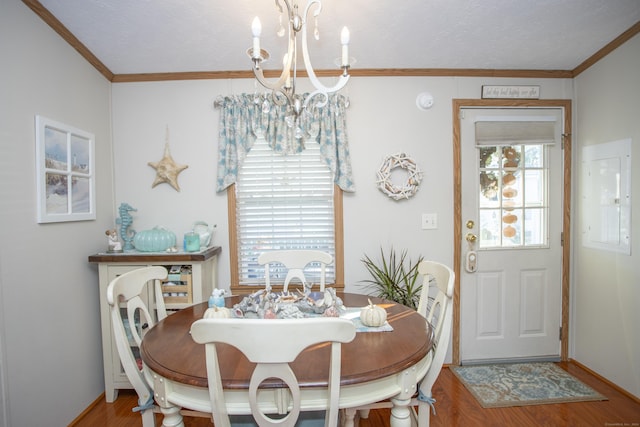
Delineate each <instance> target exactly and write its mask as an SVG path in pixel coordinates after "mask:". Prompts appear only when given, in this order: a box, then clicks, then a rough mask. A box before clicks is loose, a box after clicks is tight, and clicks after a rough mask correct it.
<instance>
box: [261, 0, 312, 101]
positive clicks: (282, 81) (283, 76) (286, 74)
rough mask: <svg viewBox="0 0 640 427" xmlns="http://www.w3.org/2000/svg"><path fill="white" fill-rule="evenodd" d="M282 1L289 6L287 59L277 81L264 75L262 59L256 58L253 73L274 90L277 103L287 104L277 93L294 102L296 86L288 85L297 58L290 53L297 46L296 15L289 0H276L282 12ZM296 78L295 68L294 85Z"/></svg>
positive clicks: (274, 98) (262, 83)
mask: <svg viewBox="0 0 640 427" xmlns="http://www.w3.org/2000/svg"><path fill="white" fill-rule="evenodd" d="M281 1H282V2H284V4H285V6H286V8H287V16H288V20H289V25H288V30H289V31H288V32H289V43H288V48H287V53H288V54H287V55H286V61H284V62H283V65H282V72H281V73H280V77H279V78H278V80H276V81H275V82H270V81H269V80H267V78H266V77H265V76H264V71H263V70H262V67H260V62H261V59H254V60H253V66H252V68H253V74H254V76H255V77H256V80H258V83H260V84H261V85H262V86H264V87H265V88H267V89H269V90H271V92H272V96H271V98H272V99H273V101H274V103H275V104H276V105H284V104H285V102H284V100H282V99H281V98H280V97H279V96H278V95H277V93H280V94H282V95H284V97H285V98H286V99H287V101H288V102H289V103H290V104H293V103H294V99H293V96H292V94H294V93H295V86H294V88H293V89H287V87H286V83H287V80H288V79H290V78H291V65H292V63H293V61H294V60H295V58H296V55H295V54H293V55H291V54H290V53H291V52H292V51H294V49H295V48H296V31H295V30H294V28H293V25H292V23H293V20H294V16H295V10H294V9H293V8H292V7H291V4H290V3H289V0H275V4H276V7H277V8H278V10H279V11H280V12H281V13H282V12H283V9H282V5H281V4H280V2H281ZM314 1H317V0H314ZM295 79H296V76H295V70H294V76H293V84H294V85H295Z"/></svg>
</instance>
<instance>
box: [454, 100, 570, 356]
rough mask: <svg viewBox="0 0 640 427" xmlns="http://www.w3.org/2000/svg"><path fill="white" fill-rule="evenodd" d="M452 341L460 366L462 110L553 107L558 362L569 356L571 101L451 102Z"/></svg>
mask: <svg viewBox="0 0 640 427" xmlns="http://www.w3.org/2000/svg"><path fill="white" fill-rule="evenodd" d="M452 106H453V239H454V241H453V260H454V261H453V271H454V272H455V275H456V277H455V284H454V291H453V331H452V332H453V337H452V346H453V347H452V364H453V365H459V364H460V273H461V271H462V270H461V268H462V177H461V164H462V163H461V162H462V160H461V146H462V141H461V137H462V134H461V131H460V111H461V109H462V108H518V107H522V108H525V107H538V108H545V107H556V108H562V109H563V110H564V112H563V116H564V117H563V122H564V130H563V133H562V143H563V169H564V170H563V189H562V209H563V210H562V240H563V242H562V267H561V268H562V273H561V274H562V301H561V304H560V305H561V310H562V313H561V321H560V322H561V323H560V324H561V328H562V330H561V332H560V360H562V361H567V360H568V356H569V273H570V270H569V262H570V253H571V252H570V249H571V114H572V113H571V100H569V99H540V100H508V99H453V100H452Z"/></svg>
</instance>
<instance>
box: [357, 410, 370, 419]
mask: <svg viewBox="0 0 640 427" xmlns="http://www.w3.org/2000/svg"><path fill="white" fill-rule="evenodd" d="M369 411H370V409H360V410H359V411H358V412H359V413H360V418H362V419H363V420H366V419H367V418H369Z"/></svg>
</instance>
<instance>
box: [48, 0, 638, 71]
mask: <svg viewBox="0 0 640 427" xmlns="http://www.w3.org/2000/svg"><path fill="white" fill-rule="evenodd" d="M40 3H41V4H42V5H43V6H44V7H45V8H46V9H48V10H49V11H50V12H51V13H52V14H53V15H54V16H55V17H56V18H57V19H58V20H60V21H61V22H62V24H63V25H65V26H66V27H67V29H69V30H70V31H71V32H72V33H73V34H74V35H75V36H76V37H77V38H78V39H79V40H80V41H81V42H82V43H83V44H84V45H85V46H86V47H87V48H88V49H89V50H90V51H91V52H92V53H93V54H94V55H95V56H96V57H97V58H98V59H99V60H100V61H101V62H102V63H103V64H104V65H105V66H106V67H107V68H108V69H109V70H110V71H111V72H112V73H114V74H132V73H164V72H190V71H195V72H197V71H231V70H233V71H236V70H249V69H250V60H249V58H248V57H247V55H246V50H247V49H248V48H249V47H250V46H251V29H250V27H251V21H252V20H253V18H254V16H259V17H260V19H261V21H262V27H263V31H262V38H261V46H262V47H263V48H264V49H267V50H269V52H270V53H271V55H272V57H273V58H281V57H282V55H283V53H284V45H285V44H286V43H285V41H284V40H283V39H279V38H277V37H276V35H275V32H276V27H277V24H278V12H277V9H276V7H275V4H274V1H270V0H227V1H222V0H40ZM299 3H300V5H301V6H300V7H301V8H304V6H305V5H306V1H304V0H299ZM639 21H640V0H396V1H392V0H377V1H371V0H368V1H366V0H324V2H323V4H322V13H321V14H320V16H319V30H320V34H321V37H320V40H319V41H317V42H316V41H315V40H314V39H313V37H312V34H309V40H310V43H309V44H310V47H309V49H310V54H311V62H312V64H313V67H314V68H315V69H317V70H320V69H333V68H337V67H336V66H335V61H336V60H337V58H338V57H339V56H340V30H341V28H342V27H343V26H345V25H346V26H348V27H349V30H350V32H351V44H350V56H352V57H353V58H355V60H356V63H355V64H354V65H353V68H354V69H357V68H361V69H363V68H395V69H397V68H462V69H478V68H479V69H505V70H517V69H523V70H572V69H574V68H576V67H577V66H578V65H580V64H581V63H582V62H583V61H585V60H586V59H587V58H589V57H590V56H591V55H593V54H594V53H596V52H597V51H598V50H599V49H601V48H602V47H604V46H605V45H607V44H608V43H609V42H611V41H612V40H613V39H615V38H616V37H618V36H619V35H620V34H622V33H623V32H624V31H626V30H627V29H629V28H630V27H631V26H633V25H634V24H636V23H637V22H639ZM312 24H313V18H311V19H309V25H310V26H311V25H312ZM309 31H310V33H311V32H312V29H311V30H309ZM279 62H280V61H270V62H269V63H268V64H265V68H277V67H278V65H280V64H279Z"/></svg>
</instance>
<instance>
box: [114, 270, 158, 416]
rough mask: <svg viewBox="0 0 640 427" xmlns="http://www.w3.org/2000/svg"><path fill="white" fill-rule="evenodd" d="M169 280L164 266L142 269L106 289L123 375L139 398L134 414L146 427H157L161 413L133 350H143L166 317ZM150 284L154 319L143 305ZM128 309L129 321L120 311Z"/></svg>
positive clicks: (126, 274) (117, 279)
mask: <svg viewBox="0 0 640 427" xmlns="http://www.w3.org/2000/svg"><path fill="white" fill-rule="evenodd" d="M166 277H167V269H166V268H164V267H162V266H154V267H142V268H139V269H135V270H131V271H128V272H126V273H124V274H122V275H120V276H118V277H116V278H115V279H113V280H112V281H111V282H110V283H109V286H108V287H107V302H108V303H109V308H110V311H111V323H112V329H113V338H114V340H115V343H116V347H117V349H118V355H119V356H120V363H121V364H122V367H123V368H124V372H125V374H126V375H127V378H128V379H129V382H130V383H131V385H132V386H133V388H134V389H135V391H136V393H137V394H138V406H137V407H135V408H133V411H134V412H140V415H141V416H142V425H143V427H155V425H156V424H155V415H154V412H159V408H157V407H156V406H155V405H154V401H153V389H152V386H151V385H150V384H149V383H148V382H147V380H146V378H145V376H144V374H143V372H142V370H141V369H140V367H139V365H138V362H137V360H136V357H135V355H134V349H139V348H140V343H141V342H142V337H143V336H144V334H145V333H146V331H148V330H149V329H150V328H151V327H153V326H154V324H155V321H154V319H155V318H157V319H158V320H162V319H163V318H165V317H166V316H167V312H166V308H165V305H164V298H163V297H162V289H161V286H160V281H161V280H162V279H165V278H166ZM149 283H152V284H153V286H154V295H155V308H156V313H157V317H155V316H152V314H151V312H150V311H149V308H148V307H147V305H146V304H145V301H144V300H146V299H147V298H146V294H145V291H146V289H147V288H146V286H147V285H148V284H149ZM143 297H144V299H143ZM125 308H126V317H123V313H122V312H121V309H125ZM128 336H130V337H131V338H129V337H128Z"/></svg>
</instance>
